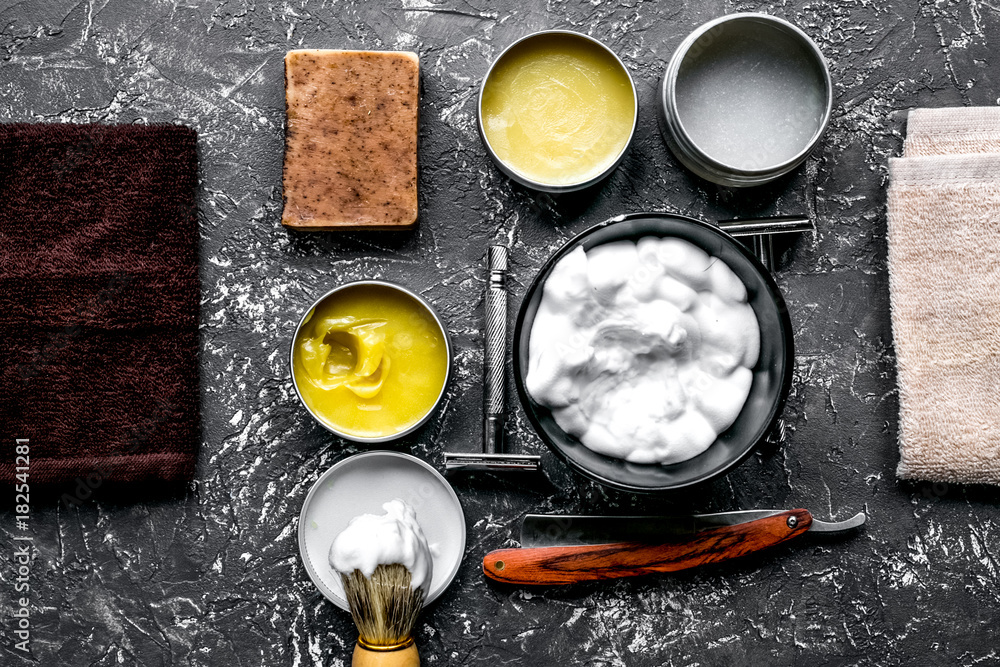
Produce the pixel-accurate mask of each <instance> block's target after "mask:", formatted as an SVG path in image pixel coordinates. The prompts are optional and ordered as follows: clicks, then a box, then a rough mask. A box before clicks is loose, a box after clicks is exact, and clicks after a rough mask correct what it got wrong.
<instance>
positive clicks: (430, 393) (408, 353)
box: [292, 282, 450, 441]
mask: <svg viewBox="0 0 1000 667" xmlns="http://www.w3.org/2000/svg"><path fill="white" fill-rule="evenodd" d="M449 363H450V354H449V346H448V341H447V337H446V334H445V332H444V329H443V328H442V326H441V324H440V323H439V321H438V320H437V318H436V317H435V315H434V314H433V313H432V312H431V311H430V309H429V308H428V307H427V306H426V305H425V304H424V303H423V302H422V301H420V300H419V299H417V298H416V297H415V296H412V295H411V294H410V293H408V292H407V291H405V290H403V289H402V288H400V287H397V286H395V285H391V284H388V283H378V282H364V283H355V284H351V285H347V286H345V287H343V288H341V289H339V290H336V291H334V292H332V293H330V294H328V295H327V296H325V297H324V298H323V299H321V300H320V301H319V302H318V303H317V304H316V305H315V306H314V307H313V309H312V311H311V312H310V313H309V315H307V316H306V318H305V319H304V320H303V322H302V324H301V325H300V326H299V330H298V332H297V333H296V336H295V341H294V343H293V348H292V372H293V375H294V379H295V386H296V389H297V390H298V392H299V396H300V397H301V398H302V401H303V403H305V405H306V407H308V408H309V411H310V412H312V413H313V415H314V416H315V417H316V418H317V419H318V420H319V421H320V422H321V423H322V424H323V425H325V426H326V427H327V428H329V429H330V430H332V431H333V432H335V433H338V434H340V435H342V436H344V437H348V438H351V439H355V440H372V441H383V440H388V439H390V438H393V437H397V436H400V435H403V434H404V433H406V432H409V431H410V430H412V429H413V428H415V427H417V426H419V424H420V423H422V422H423V421H424V419H425V418H426V417H427V416H428V414H429V413H430V412H431V410H433V409H434V407H435V405H437V402H438V400H439V399H440V397H441V395H442V393H443V391H444V386H445V382H446V380H447V377H448V369H449Z"/></svg>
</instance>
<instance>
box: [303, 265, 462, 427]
mask: <svg viewBox="0 0 1000 667" xmlns="http://www.w3.org/2000/svg"><path fill="white" fill-rule="evenodd" d="M359 285H381V286H382V287H388V288H391V289H394V290H397V291H399V292H402V293H403V294H406V295H408V296H410V297H412V298H413V299H414V300H415V301H416V302H417V303H419V304H421V305H422V306H423V307H424V308H426V309H427V312H428V313H430V314H431V317H433V318H434V321H435V322H436V323H437V325H438V327H439V328H440V330H441V335H442V336H443V337H444V343H445V347H446V354H447V357H448V367H447V369H446V370H445V378H444V384H442V385H441V392H440V393H439V394H438V396H437V398H436V399H435V400H434V404H433V405H432V406H431V407H430V409H428V410H427V412H426V414H424V416H423V417H421V418H420V420H419V421H417V422H415V423H413V424H411V425H410V426H407V427H406V428H405V429H403V430H402V431H399V432H398V433H392V434H390V435H383V436H379V437H376V438H366V437H364V436H359V435H354V434H351V433H346V432H344V431H341V430H340V429H337V428H335V427H334V426H331V425H330V424H328V423H327V422H325V421H324V420H323V419H322V418H321V417H320V416H319V415H318V414H316V413H315V412H314V411H313V409H312V408H310V407H309V404H308V403H306V401H305V399H304V398H303V397H302V391H301V390H300V389H299V383H298V381H297V380H296V379H295V341H296V339H297V338H298V337H299V331H300V330H301V329H302V325H303V324H305V323H306V320H307V319H308V318H309V316H310V315H311V314H312V312H313V311H314V310H315V309H316V306H318V305H319V304H320V303H321V302H323V300H325V299H327V298H328V297H330V296H332V295H334V294H336V293H337V292H339V291H341V290H345V289H347V288H349V287H357V286H359ZM451 355H452V347H451V336H449V335H448V329H447V327H445V325H444V322H443V321H442V320H441V318H440V317H439V316H438V314H437V311H435V310H434V307H433V306H431V304H430V303H429V302H428V301H427V299H424V298H423V297H422V296H420V295H419V294H416V293H415V292H412V291H411V290H408V289H406V288H405V287H403V286H401V285H397V284H396V283H391V282H388V281H385V280H355V281H354V282H350V283H345V284H343V285H340V286H339V287H334V288H333V289H332V290H330V291H329V292H327V293H326V294H324V295H323V296H321V297H320V298H318V299H316V301H314V302H313V304H312V305H311V306H309V310H307V311H306V312H305V313H304V314H303V315H302V318H301V319H300V320H299V324H298V326H296V327H295V333H293V334H292V343H291V346H290V350H289V353H288V368H289V370H290V372H291V375H292V385H293V386H294V387H295V395H296V396H298V397H299V402H300V403H302V407H304V408H305V409H306V412H308V413H309V414H310V415H312V417H313V419H315V420H316V422H317V423H318V424H319V425H320V426H322V427H323V428H325V429H326V430H327V431H330V433H333V434H334V435H337V436H340V437H341V438H344V439H345V440H351V441H353V442H362V443H371V444H377V443H380V442H389V441H391V440H396V439H397V438H402V437H403V436H405V435H409V434H410V433H413V432H414V431H416V430H417V429H418V428H420V427H421V426H423V425H424V424H426V423H427V421H428V420H429V419H430V418H431V415H433V414H434V411H435V410H437V407H438V405H440V404H441V399H442V398H444V393H445V391H446V390H447V388H448V381H449V380H450V379H451V363H452V362H451Z"/></svg>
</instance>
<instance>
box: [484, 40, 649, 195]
mask: <svg viewBox="0 0 1000 667" xmlns="http://www.w3.org/2000/svg"><path fill="white" fill-rule="evenodd" d="M635 106H636V105H635V97H634V95H633V91H632V84H631V81H630V79H629V76H628V73H627V72H626V71H625V68H624V67H622V65H621V63H619V62H618V60H617V59H616V58H615V57H614V56H613V55H612V54H611V53H609V52H608V51H607V50H606V49H604V48H603V47H601V46H600V45H598V44H595V43H594V42H592V41H590V40H588V39H585V38H583V37H579V36H575V35H567V34H560V33H554V34H553V33H543V34H540V35H537V36H535V37H531V38H529V39H526V40H525V41H523V42H521V43H519V44H517V45H515V46H514V47H513V48H511V49H510V50H509V51H507V53H505V54H504V55H503V56H502V57H501V59H500V60H499V62H497V64H496V65H495V66H494V68H493V70H492V72H491V73H490V75H489V78H488V79H487V80H486V84H485V86H484V87H483V97H482V109H481V111H482V121H483V132H484V134H485V135H486V139H487V141H488V142H489V145H490V147H491V148H492V149H493V151H494V153H496V155H497V157H499V158H500V160H501V161H502V162H504V163H505V164H507V165H508V166H509V167H511V168H512V169H513V170H514V171H516V172H518V173H519V174H521V175H522V176H524V177H526V178H529V179H531V180H533V181H537V182H539V183H543V184H547V185H562V184H575V183H581V182H584V181H586V180H588V179H591V178H595V177H597V176H599V175H600V174H601V173H602V172H604V171H605V170H606V169H607V168H608V167H609V166H611V164H613V163H614V161H615V160H616V159H617V158H618V156H619V154H620V153H621V152H622V150H623V149H624V148H625V146H626V144H627V143H628V140H629V137H630V136H631V134H632V126H633V123H634V121H635V113H636V108H635Z"/></svg>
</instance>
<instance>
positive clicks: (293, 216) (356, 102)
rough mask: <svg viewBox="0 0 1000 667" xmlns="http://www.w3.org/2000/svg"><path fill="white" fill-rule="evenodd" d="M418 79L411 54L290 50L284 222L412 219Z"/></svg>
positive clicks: (370, 224) (323, 227)
mask: <svg viewBox="0 0 1000 667" xmlns="http://www.w3.org/2000/svg"><path fill="white" fill-rule="evenodd" d="M419 86H420V64H419V60H418V58H417V55H416V54H415V53H407V52H398V51H333V50H298V51H289V52H288V54H287V55H286V56H285V110H286V114H287V116H288V123H287V129H286V131H285V168H284V178H283V186H284V204H285V206H284V212H283V213H282V216H281V222H282V224H284V225H285V226H287V227H293V228H296V229H303V230H313V231H329V230H337V229H342V230H351V229H354V230H357V229H406V228H409V227H412V226H413V225H415V224H416V222H417V103H418V98H419Z"/></svg>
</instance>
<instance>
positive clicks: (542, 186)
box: [476, 30, 639, 194]
mask: <svg viewBox="0 0 1000 667" xmlns="http://www.w3.org/2000/svg"><path fill="white" fill-rule="evenodd" d="M545 35H570V36H573V37H579V38H580V39H583V40H586V41H588V42H590V43H592V44H594V45H596V46H598V47H599V48H601V49H603V50H604V51H605V52H607V53H609V54H610V55H611V57H612V58H614V59H615V61H616V62H617V63H618V64H619V65H620V66H621V68H622V71H624V72H625V76H627V77H628V82H629V85H630V86H631V88H632V101H633V112H632V129H631V130H630V131H629V135H628V140H627V141H626V142H625V145H624V146H622V149H621V151H620V152H619V153H618V156H617V157H616V158H615V159H614V160H613V161H612V162H611V163H610V164H609V165H608V166H607V168H605V169H604V171H602V172H601V173H600V174H598V175H596V176H593V177H591V178H588V179H586V180H583V181H580V182H578V183H559V184H552V183H543V182H541V181H536V180H534V179H532V178H529V177H527V176H525V175H524V174H521V173H520V172H518V171H517V170H516V169H514V168H513V167H512V166H510V165H509V164H507V163H506V162H504V161H503V160H501V159H500V156H498V155H497V154H496V151H494V150H493V147H492V146H491V145H490V142H489V139H487V138H486V132H485V130H484V129H483V91H485V90H486V84H487V82H488V81H489V80H490V75H491V74H493V70H494V69H495V68H496V66H497V64H498V63H499V62H500V61H501V60H503V57H504V56H505V55H506V54H507V53H509V52H510V51H511V49H513V48H515V47H517V46H518V45H520V44H524V43H525V42H526V41H528V40H532V39H536V38H539V37H543V36H545ZM476 117H477V119H478V126H479V137H480V138H481V139H482V140H483V145H484V146H485V147H486V152H487V153H489V155H490V157H491V158H492V159H493V162H494V163H495V164H496V165H497V168H498V169H499V170H500V171H502V172H503V173H504V174H506V175H507V176H508V177H510V178H511V179H512V180H514V181H516V182H518V183H520V184H521V185H524V186H526V187H529V188H532V189H533V190H540V191H542V192H551V193H553V194H558V193H561V192H573V191H576V190H583V189H584V188H588V187H590V186H592V185H596V184H597V183H600V182H601V181H602V180H604V179H605V178H607V177H608V175H609V174H610V173H611V172H613V171H614V170H615V169H616V168H617V167H618V165H619V164H621V161H622V160H623V159H624V158H625V153H626V152H627V151H628V148H629V146H630V145H631V144H632V137H634V136H635V128H636V125H637V124H638V122H639V97H638V95H637V94H636V92H635V81H633V80H632V74H631V72H629V71H628V67H626V66H625V63H624V62H622V59H621V58H619V57H618V54H616V53H615V52H614V51H612V50H611V49H610V48H608V46H607V45H605V44H604V43H603V42H601V41H599V40H597V39H594V38H593V37H591V36H590V35H584V34H583V33H580V32H575V31H573V30H541V31H539V32H533V33H531V34H530V35H525V36H524V37H522V38H521V39H519V40H517V41H516V42H514V43H513V44H511V45H510V46H508V47H507V48H505V49H504V50H503V51H502V52H501V53H500V55H499V56H497V57H496V59H495V60H494V61H493V62H492V64H490V68H489V70H487V71H486V76H484V77H483V82H482V83H481V84H480V86H479V101H478V103H477V104H476Z"/></svg>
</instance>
